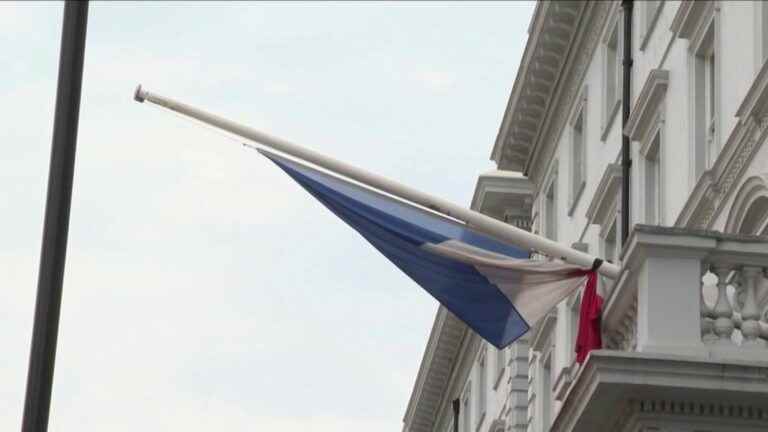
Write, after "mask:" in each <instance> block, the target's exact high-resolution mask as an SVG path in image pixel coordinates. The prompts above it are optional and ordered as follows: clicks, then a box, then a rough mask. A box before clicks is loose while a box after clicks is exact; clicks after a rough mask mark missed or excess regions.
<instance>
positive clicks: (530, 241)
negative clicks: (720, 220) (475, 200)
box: [134, 86, 621, 279]
mask: <svg viewBox="0 0 768 432" xmlns="http://www.w3.org/2000/svg"><path fill="white" fill-rule="evenodd" d="M134 99H135V100H136V101H138V102H144V101H148V102H151V103H153V104H155V105H158V106H161V107H164V108H167V109H169V110H171V111H175V112H177V113H179V114H183V115H185V116H187V117H191V118H193V119H196V120H199V121H201V122H203V123H206V124H209V125H211V126H214V127H217V128H219V129H222V130H225V131H227V132H230V133H232V134H235V135H237V136H240V137H242V138H245V139H247V140H250V141H253V142H256V143H258V144H261V145H263V146H265V147H268V148H270V149H273V150H277V151H278V152H281V153H284V154H287V155H290V156H293V157H295V158H298V159H301V160H304V161H306V162H309V163H312V164H314V165H317V166H319V167H322V168H325V169H327V170H329V171H331V172H334V173H337V174H339V175H341V176H343V177H347V178H350V179H352V180H355V181H358V182H360V183H363V184H365V185H367V186H370V187H372V188H374V189H378V190H380V191H383V192H386V193H389V194H391V195H394V196H396V197H399V198H402V199H404V200H406V201H410V202H412V203H415V204H418V205H420V206H423V207H426V208H429V209H431V210H434V211H436V212H438V213H442V214H444V215H446V216H449V217H452V218H454V219H458V220H460V221H463V222H465V223H466V224H468V225H469V226H471V227H472V228H473V229H475V230H477V231H480V232H483V233H485V234H488V235H490V236H493V237H496V238H497V239H500V240H502V241H504V242H506V243H510V244H513V245H515V246H518V247H521V248H527V249H533V250H536V251H540V252H542V253H544V254H546V255H548V256H551V257H556V258H560V259H562V260H564V261H566V262H568V263H571V264H574V265H577V266H580V267H585V268H591V267H592V266H593V264H594V262H595V259H596V258H595V257H593V256H591V255H588V254H586V253H583V252H580V251H577V250H575V249H572V248H569V247H566V246H563V245H561V244H560V243H557V242H554V241H552V240H549V239H547V238H544V237H541V236H538V235H535V234H532V233H529V232H528V231H525V230H522V229H520V228H517V227H515V226H512V225H508V224H506V223H504V222H501V221H499V220H496V219H494V218H492V217H490V216H486V215H484V214H482V213H479V212H476V211H473V210H470V209H468V208H465V207H462V206H459V205H456V204H453V203H451V202H449V201H446V200H443V199H441V198H437V197H433V196H431V195H428V194H425V193H424V192H421V191H419V190H416V189H414V188H411V187H409V186H406V185H404V184H401V183H398V182H396V181H393V180H389V179H387V178H384V177H381V176H379V175H376V174H373V173H370V172H368V171H365V170H362V169H360V168H357V167H355V166H352V165H349V164H347V163H345V162H342V161H340V160H337V159H334V158H332V157H329V156H326V155H323V154H321V153H318V152H315V151H313V150H310V149H307V148H305V147H302V146H299V145H297V144H294V143H292V142H290V141H287V140H284V139H282V138H277V137H274V136H271V135H268V134H266V133H264V132H261V131H258V130H256V129H252V128H250V127H248V126H244V125H241V124H238V123H235V122H233V121H231V120H227V119H225V118H223V117H219V116H217V115H215V114H211V113H209V112H206V111H203V110H201V109H198V108H195V107H193V106H190V105H187V104H185V103H182V102H179V101H176V100H173V99H171V98H167V97H164V96H160V95H158V94H155V93H150V92H149V91H146V90H144V89H142V88H141V86H139V87H137V88H136V92H135V94H134ZM598 271H599V272H600V273H601V274H602V275H604V276H607V277H609V278H611V279H616V278H618V276H619V273H620V271H621V269H620V268H619V267H618V266H617V265H615V264H612V263H608V262H605V263H603V264H602V265H601V266H600V268H599V269H598Z"/></svg>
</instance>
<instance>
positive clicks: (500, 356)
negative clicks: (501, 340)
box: [493, 349, 506, 389]
mask: <svg viewBox="0 0 768 432" xmlns="http://www.w3.org/2000/svg"><path fill="white" fill-rule="evenodd" d="M505 362H506V350H503V349H496V373H495V374H494V377H493V379H494V389H498V388H499V383H500V382H501V376H502V375H503V374H504V366H506V363H505Z"/></svg>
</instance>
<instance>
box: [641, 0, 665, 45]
mask: <svg viewBox="0 0 768 432" xmlns="http://www.w3.org/2000/svg"><path fill="white" fill-rule="evenodd" d="M665 3H666V1H665V0H660V1H659V4H658V6H657V7H656V10H655V11H654V13H653V16H652V17H651V19H650V22H648V23H646V22H643V25H644V26H645V28H644V29H642V30H641V31H642V32H643V33H642V35H641V36H640V47H639V49H640V51H645V48H646V47H647V46H648V41H650V40H651V35H652V34H653V31H654V30H656V23H658V22H659V16H661V10H662V9H664V4H665ZM641 4H642V5H643V7H647V3H645V2H642V3H641ZM642 13H643V14H645V11H642ZM645 19H647V16H644V18H643V20H645Z"/></svg>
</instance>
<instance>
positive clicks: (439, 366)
mask: <svg viewBox="0 0 768 432" xmlns="http://www.w3.org/2000/svg"><path fill="white" fill-rule="evenodd" d="M466 333H467V327H466V325H464V323H462V322H461V321H460V320H459V319H458V318H456V317H455V316H454V315H453V314H452V313H450V312H448V310H447V309H445V308H444V307H442V306H441V307H440V308H439V309H438V311H437V315H436V316H435V321H434V324H433V325H432V331H431V332H430V334H429V341H428V342H427V346H426V348H425V350H424V356H423V357H422V360H421V365H420V366H419V372H418V375H417V376H416V382H415V383H414V385H413V390H412V391H411V398H410V400H409V402H408V407H407V409H406V411H405V416H404V418H403V423H404V425H403V431H406V432H430V431H431V430H432V425H433V424H434V421H435V417H436V415H437V413H438V408H439V406H440V403H441V401H442V396H443V394H444V393H445V390H446V388H447V386H448V384H449V377H450V375H451V371H452V370H453V367H454V364H455V360H456V357H457V355H458V352H459V348H460V347H461V344H462V340H463V339H464V336H465V334H466Z"/></svg>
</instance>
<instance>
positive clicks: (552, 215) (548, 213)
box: [540, 160, 558, 241]
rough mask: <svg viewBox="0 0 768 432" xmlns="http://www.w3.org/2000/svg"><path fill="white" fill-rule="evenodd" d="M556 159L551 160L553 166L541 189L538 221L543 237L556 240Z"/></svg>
mask: <svg viewBox="0 0 768 432" xmlns="http://www.w3.org/2000/svg"><path fill="white" fill-rule="evenodd" d="M557 164H558V161H557V160H555V161H553V166H554V168H553V169H552V171H551V172H550V173H549V176H548V180H547V181H546V183H545V185H546V186H545V187H544V188H543V189H542V193H543V196H542V199H541V207H542V209H541V216H542V220H541V223H540V228H541V233H542V234H543V235H544V237H546V238H548V239H550V240H553V241H557V234H558V233H557V223H558V220H557V199H558V184H557V183H558V170H557Z"/></svg>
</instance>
